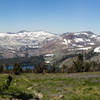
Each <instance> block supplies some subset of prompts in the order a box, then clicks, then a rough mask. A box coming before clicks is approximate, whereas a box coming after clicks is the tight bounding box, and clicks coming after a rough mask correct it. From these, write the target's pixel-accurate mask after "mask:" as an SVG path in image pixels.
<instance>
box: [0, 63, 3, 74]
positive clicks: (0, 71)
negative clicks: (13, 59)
mask: <svg viewBox="0 0 100 100" xmlns="http://www.w3.org/2000/svg"><path fill="white" fill-rule="evenodd" d="M2 72H3V65H2V64H0V73H2Z"/></svg>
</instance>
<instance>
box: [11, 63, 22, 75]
mask: <svg viewBox="0 0 100 100" xmlns="http://www.w3.org/2000/svg"><path fill="white" fill-rule="evenodd" d="M13 72H14V74H15V75H19V74H20V73H21V72H22V68H21V66H20V64H18V63H15V64H14V68H13Z"/></svg>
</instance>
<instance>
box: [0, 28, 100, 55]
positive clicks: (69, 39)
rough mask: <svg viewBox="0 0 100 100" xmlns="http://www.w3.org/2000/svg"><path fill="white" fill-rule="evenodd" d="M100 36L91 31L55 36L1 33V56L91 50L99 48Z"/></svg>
mask: <svg viewBox="0 0 100 100" xmlns="http://www.w3.org/2000/svg"><path fill="white" fill-rule="evenodd" d="M99 45H100V36H99V35H97V34H94V33H92V32H89V31H83V32H67V33H64V34H60V35H57V34H53V33H50V32H46V31H33V32H31V31H25V30H23V31H19V32H17V33H11V32H7V33H0V54H1V56H4V57H6V56H7V57H10V56H12V57H15V56H22V57H23V56H25V55H28V56H32V55H34V54H38V55H39V54H46V53H53V52H56V51H59V50H60V51H61V50H64V49H67V50H74V49H75V50H89V49H92V48H96V47H99Z"/></svg>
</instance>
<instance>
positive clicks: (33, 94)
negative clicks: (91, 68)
mask: <svg viewBox="0 0 100 100" xmlns="http://www.w3.org/2000/svg"><path fill="white" fill-rule="evenodd" d="M7 77H8V74H0V88H2V87H3V86H4V84H6V80H7ZM12 78H13V80H12V82H11V84H10V86H9V88H8V89H5V90H3V91H2V89H1V91H0V98H1V99H2V98H5V100H6V99H7V100H12V99H13V98H16V99H20V100H100V72H90V73H78V74H77V73H73V74H66V73H55V74H47V73H46V74H33V73H29V74H25V73H24V74H23V73H22V74H21V75H12ZM1 99H0V100H1Z"/></svg>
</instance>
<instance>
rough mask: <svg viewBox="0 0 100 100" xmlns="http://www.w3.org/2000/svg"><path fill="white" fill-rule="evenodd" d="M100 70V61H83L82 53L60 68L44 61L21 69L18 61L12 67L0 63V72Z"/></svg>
mask: <svg viewBox="0 0 100 100" xmlns="http://www.w3.org/2000/svg"><path fill="white" fill-rule="evenodd" d="M95 71H100V63H99V62H96V61H85V59H84V56H83V55H82V54H78V56H77V57H76V60H73V63H72V65H70V66H67V65H66V64H64V65H63V66H62V67H61V68H59V67H57V65H55V64H45V63H44V62H40V63H37V64H36V63H35V64H34V67H33V69H29V68H26V69H25V70H23V69H22V66H21V64H20V63H15V64H14V65H13V68H12V69H9V65H8V64H6V65H5V67H4V66H3V65H2V64H0V73H14V74H16V75H18V74H20V73H23V72H25V73H32V72H33V73H77V72H95Z"/></svg>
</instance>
